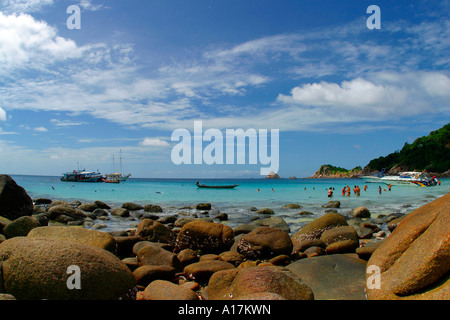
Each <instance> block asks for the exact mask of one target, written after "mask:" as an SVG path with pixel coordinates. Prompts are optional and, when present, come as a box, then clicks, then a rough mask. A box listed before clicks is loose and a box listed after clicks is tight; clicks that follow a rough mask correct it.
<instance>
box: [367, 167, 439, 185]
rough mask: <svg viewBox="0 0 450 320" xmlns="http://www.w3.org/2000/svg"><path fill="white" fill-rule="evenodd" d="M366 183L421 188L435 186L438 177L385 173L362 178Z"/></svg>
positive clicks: (409, 172)
mask: <svg viewBox="0 0 450 320" xmlns="http://www.w3.org/2000/svg"><path fill="white" fill-rule="evenodd" d="M362 178H363V179H364V180H366V182H375V183H385V184H391V185H417V186H421V187H429V186H435V185H436V184H437V179H436V177H432V178H429V177H427V176H426V174H425V173H424V172H416V171H405V172H400V174H399V175H398V176H386V175H384V174H383V172H382V173H381V174H379V175H377V176H364V177H362Z"/></svg>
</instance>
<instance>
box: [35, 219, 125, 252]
mask: <svg viewBox="0 0 450 320" xmlns="http://www.w3.org/2000/svg"><path fill="white" fill-rule="evenodd" d="M28 237H29V238H37V237H40V238H47V239H54V240H66V241H74V242H77V243H81V244H84V245H88V246H94V247H97V248H101V249H104V250H107V251H110V252H111V253H114V254H116V253H117V244H116V240H115V239H114V237H113V236H112V235H110V234H108V233H106V232H102V231H97V230H90V229H84V228H80V227H57V226H48V227H38V228H35V229H33V230H31V231H30V233H28Z"/></svg>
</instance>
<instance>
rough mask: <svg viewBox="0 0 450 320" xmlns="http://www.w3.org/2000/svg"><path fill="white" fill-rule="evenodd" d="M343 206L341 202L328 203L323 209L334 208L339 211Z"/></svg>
mask: <svg viewBox="0 0 450 320" xmlns="http://www.w3.org/2000/svg"><path fill="white" fill-rule="evenodd" d="M340 206H341V202H340V201H328V203H327V204H324V205H323V206H322V208H334V209H337V208H339V207H340Z"/></svg>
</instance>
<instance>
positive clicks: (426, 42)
mask: <svg viewBox="0 0 450 320" xmlns="http://www.w3.org/2000/svg"><path fill="white" fill-rule="evenodd" d="M70 5H77V6H79V8H80V9H81V29H80V30H76V29H73V30H70V29H68V28H67V24H66V21H67V19H68V18H69V16H70V14H67V13H66V9H67V7H68V6H70ZM370 5H378V6H379V7H380V10H381V29H372V30H371V29H368V28H367V26H366V21H367V19H368V18H369V17H370V14H367V13H366V10H367V8H368V7H369V6H370ZM449 13H450V5H449V1H372V0H371V1H356V0H355V1H331V0H329V1H322V0H319V1H301V0H277V1H269V0H255V1H250V0H245V1H244V0H238V1H237V0H195V1H190V0H164V1H161V0H117V1H106V0H103V1H101V0H81V1H79V0H78V1H69V0H31V1H23V0H15V1H14V0H0V171H1V172H3V173H9V174H44V175H60V174H61V173H62V172H65V171H69V170H72V169H74V168H76V167H77V164H79V165H80V166H81V167H83V168H86V169H90V170H96V169H99V170H100V171H101V172H102V173H107V172H110V171H112V169H113V168H112V158H113V155H115V157H116V158H117V157H118V154H119V150H122V156H123V159H124V169H125V170H126V171H127V172H131V173H132V174H133V176H134V177H150V178H151V177H155V178H161V177H171V178H177V177H182V178H207V177H209V178H218V177H252V178H258V177H260V174H259V173H260V167H261V165H260V164H257V165H250V164H244V165H230V164H228V165H226V164H225V165H211V166H210V165H179V166H176V165H174V164H173V163H172V161H171V151H172V149H173V147H174V146H175V145H176V142H173V141H171V135H172V132H173V131H174V130H176V129H180V128H185V129H188V130H190V131H191V132H192V131H193V124H194V121H195V120H202V121H203V126H204V128H205V130H206V129H208V128H216V129H219V130H221V131H222V132H225V130H226V129H238V128H242V129H244V130H246V129H249V128H254V129H256V130H258V129H268V130H270V129H279V130H280V140H279V148H280V153H279V171H278V173H279V174H280V176H282V177H289V176H297V177H306V176H310V175H312V174H313V173H314V172H315V171H316V170H317V169H318V168H319V166H320V165H321V164H325V163H330V164H333V165H336V166H341V167H345V168H348V169H350V168H353V167H355V166H358V165H360V166H365V165H366V164H367V163H368V162H369V161H370V160H371V159H373V158H376V157H379V156H381V155H387V154H389V153H391V152H393V151H396V150H399V149H401V148H402V146H403V144H404V143H405V142H412V141H414V140H415V139H416V138H418V137H420V136H423V135H426V134H428V133H429V132H430V131H433V130H436V129H438V128H440V127H442V126H443V125H445V124H446V123H448V122H449V119H450V72H449V70H450V68H449V67H450V58H449V57H450V56H449V52H450V51H449V49H450V48H449V47H450V19H449ZM205 145H206V144H205ZM116 164H117V163H116ZM116 169H117V168H116Z"/></svg>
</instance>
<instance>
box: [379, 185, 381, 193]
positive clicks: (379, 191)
mask: <svg viewBox="0 0 450 320" xmlns="http://www.w3.org/2000/svg"><path fill="white" fill-rule="evenodd" d="M378 193H379V194H381V186H380V187H378Z"/></svg>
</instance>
